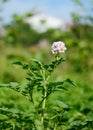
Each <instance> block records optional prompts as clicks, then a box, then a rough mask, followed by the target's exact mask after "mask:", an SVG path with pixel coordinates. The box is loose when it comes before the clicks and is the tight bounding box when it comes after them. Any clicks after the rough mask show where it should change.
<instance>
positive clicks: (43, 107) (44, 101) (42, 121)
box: [41, 86, 47, 127]
mask: <svg viewBox="0 0 93 130" xmlns="http://www.w3.org/2000/svg"><path fill="white" fill-rule="evenodd" d="M46 95H47V92H46V86H44V94H43V96H44V100H43V103H42V115H41V125H42V126H43V127H44V110H45V106H46Z"/></svg>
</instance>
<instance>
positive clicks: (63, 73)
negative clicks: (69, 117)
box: [0, 0, 93, 119]
mask: <svg viewBox="0 0 93 130" xmlns="http://www.w3.org/2000/svg"><path fill="white" fill-rule="evenodd" d="M55 41H63V42H64V43H65V44H66V47H67V51H66V53H65V54H62V57H65V58H66V61H65V62H64V63H63V64H62V65H61V66H59V68H58V69H57V70H56V72H55V73H54V77H53V79H54V78H56V80H63V79H65V78H68V77H69V78H71V79H72V80H73V81H75V83H76V84H77V87H76V88H73V89H72V88H70V90H69V92H68V93H66V95H63V98H64V100H66V101H67V103H69V104H70V105H72V106H73V107H74V108H75V112H74V113H75V114H76V113H81V115H82V116H83V115H86V114H87V115H88V116H90V115H91V118H92V119H93V0H86V1H85V0H65V1H62V0H28V1H26V0H0V84H1V83H9V82H19V83H20V84H25V82H26V80H25V78H26V72H25V71H23V70H22V69H21V68H20V67H18V66H14V65H13V64H12V63H13V62H14V61H18V60H20V61H22V62H27V61H29V60H30V59H31V58H36V59H38V60H41V62H43V63H50V62H51V61H52V60H53V59H54V56H53V54H52V53H51V45H52V43H53V42H55ZM7 93H8V95H7ZM11 97H12V98H11ZM13 97H14V98H13ZM21 99H22V97H20V95H19V96H18V94H17V93H16V92H13V91H10V90H8V89H4V88H0V105H3V106H4V105H6V104H7V105H6V106H8V107H18V108H19V109H23V104H24V103H23V102H21V101H22V100H21ZM8 101H9V102H10V104H11V105H10V106H9V104H8V103H9V102H8ZM14 101H15V102H14ZM20 102H21V105H22V106H21V107H19V106H20ZM18 103H19V104H18ZM28 106H29V104H28ZM90 113H91V114H90ZM80 118H81V117H80Z"/></svg>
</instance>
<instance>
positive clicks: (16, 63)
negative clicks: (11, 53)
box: [13, 61, 23, 66]
mask: <svg viewBox="0 0 93 130" xmlns="http://www.w3.org/2000/svg"><path fill="white" fill-rule="evenodd" d="M13 64H15V65H21V66H23V63H22V62H20V61H15V62H13Z"/></svg>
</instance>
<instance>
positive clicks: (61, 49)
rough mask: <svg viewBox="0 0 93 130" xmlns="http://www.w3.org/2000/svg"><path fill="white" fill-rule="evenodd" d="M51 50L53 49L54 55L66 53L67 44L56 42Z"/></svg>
mask: <svg viewBox="0 0 93 130" xmlns="http://www.w3.org/2000/svg"><path fill="white" fill-rule="evenodd" d="M51 48H52V53H53V54H55V53H62V52H65V51H66V49H67V48H66V47H65V44H64V43H63V42H61V41H58V42H54V43H53V45H52V47H51Z"/></svg>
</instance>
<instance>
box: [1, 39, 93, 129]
mask: <svg viewBox="0 0 93 130" xmlns="http://www.w3.org/2000/svg"><path fill="white" fill-rule="evenodd" d="M64 42H65V43H66V46H67V51H66V53H65V54H62V57H65V58H66V61H65V62H63V64H62V65H60V66H59V67H58V69H57V70H56V71H55V72H54V75H53V77H52V80H56V81H59V80H63V79H65V78H68V77H70V79H72V80H73V81H74V82H75V83H76V84H77V87H69V86H66V87H67V88H68V91H67V92H66V93H64V92H63V93H62V94H61V93H56V95H55V94H54V95H52V96H53V97H51V102H52V103H53V104H55V99H57V98H58V97H59V98H60V99H62V100H63V101H65V102H66V103H67V104H69V105H70V107H71V110H70V111H69V112H68V113H65V115H64V117H63V122H66V125H69V124H71V122H72V121H81V123H84V121H85V120H88V121H89V122H90V123H89V124H87V126H84V128H85V129H84V130H88V129H89V126H90V130H92V129H91V128H93V86H92V84H93V80H92V77H93V53H92V50H93V48H91V47H92V45H89V44H90V43H86V42H85V43H84V41H82V42H80V43H77V44H76V45H74V43H73V42H72V41H70V40H66V41H64ZM82 44H84V46H83V45H82ZM91 44H93V43H91ZM31 58H36V59H38V60H40V61H41V62H43V63H50V61H52V60H53V59H54V55H53V54H52V53H51V45H49V46H47V49H46V48H40V47H38V46H37V45H35V46H31V47H29V48H28V47H26V48H24V47H22V46H17V47H11V46H5V45H3V44H1V45H0V63H1V64H0V83H1V84H2V83H9V82H18V83H19V84H20V85H24V84H25V83H26V79H25V78H26V76H27V75H26V72H25V70H24V71H23V70H22V68H21V67H19V66H16V65H13V64H12V63H13V62H14V61H22V62H25V63H26V62H27V61H29V60H30V59H31ZM38 97H39V95H38V94H37V95H36V98H37V100H38ZM51 102H49V103H48V104H51ZM0 106H1V107H6V108H9V109H18V110H19V111H21V112H23V113H26V112H27V111H28V113H30V112H31V111H33V110H34V108H33V105H31V104H30V103H29V102H28V101H27V100H26V99H25V97H23V96H21V95H20V94H19V93H17V92H15V91H13V90H10V89H8V88H0ZM3 118H4V117H3V116H2V114H1V119H0V120H2V119H3ZM81 123H80V124H78V125H81ZM76 124H77V122H76ZM76 124H73V123H72V124H71V130H72V128H73V127H76ZM66 125H65V124H64V127H62V129H63V130H65V129H67V128H66ZM69 126H70V125H69ZM72 126H73V127H72ZM82 129H83V128H82Z"/></svg>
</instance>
